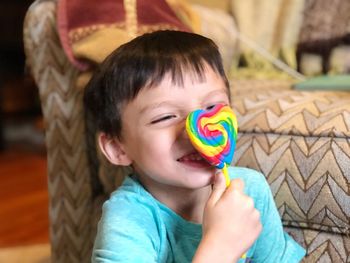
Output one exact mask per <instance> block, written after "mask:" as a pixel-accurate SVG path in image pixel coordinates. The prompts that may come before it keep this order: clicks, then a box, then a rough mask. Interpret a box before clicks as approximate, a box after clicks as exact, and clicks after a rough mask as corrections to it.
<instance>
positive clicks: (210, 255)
mask: <svg viewBox="0 0 350 263" xmlns="http://www.w3.org/2000/svg"><path fill="white" fill-rule="evenodd" d="M229 97H230V96H229V84H228V81H227V78H226V76H225V73H224V70H223V66H222V62H221V57H220V54H219V52H218V49H217V46H216V45H215V44H214V43H213V42H212V41H211V40H209V39H207V38H205V37H203V36H200V35H196V34H192V33H185V32H179V31H157V32H154V33H149V34H145V35H143V36H140V37H137V38H136V39H134V40H132V41H130V42H129V43H126V44H125V45H123V46H121V47H119V48H118V49H117V50H115V51H114V52H113V53H112V54H111V55H110V56H109V57H108V58H107V59H106V60H105V61H104V62H103V63H102V65H101V67H100V69H99V70H98V71H97V72H96V74H95V75H94V76H93V78H92V79H91V81H90V82H89V84H88V86H87V88H86V92H85V98H84V100H85V105H86V107H87V109H88V110H89V111H91V112H92V114H93V116H94V117H95V120H96V122H97V125H98V128H99V130H100V133H99V136H98V140H99V146H100V148H101V151H102V152H103V154H104V155H105V156H106V157H107V159H108V160H109V161H110V162H111V163H112V164H115V165H124V166H131V167H132V169H133V174H132V175H130V176H127V177H126V178H125V180H124V182H123V184H122V185H121V186H120V187H119V188H118V190H116V191H115V192H113V193H112V194H111V196H110V199H109V200H108V201H106V202H105V204H104V205H103V214H102V218H101V220H100V222H99V225H98V233H97V236H96V240H95V244H94V250H93V254H92V262H138V263H139V262H148V263H149V262H160V263H163V262H181V263H183V262H195V263H201V262H220V263H225V262H230V263H232V262H273V263H276V262H288V263H290V262H299V261H300V260H301V258H302V257H303V256H304V254H305V251H304V249H302V248H301V247H300V246H299V245H298V244H297V243H296V242H295V241H293V240H292V239H291V238H290V237H289V236H288V235H287V234H285V233H284V232H283V229H282V225H281V221H280V218H279V214H278V211H277V209H276V207H275V204H274V200H273V197H272V195H271V192H270V189H269V185H268V184H267V182H266V181H265V178H264V176H263V175H261V174H260V173H258V172H256V171H254V170H250V169H247V168H239V167H230V168H229V173H230V176H231V178H232V181H231V184H230V186H229V187H228V188H227V189H226V187H225V179H224V177H223V175H222V174H221V173H217V172H216V169H215V168H214V167H212V166H210V165H209V164H207V162H206V161H204V160H203V159H202V158H201V157H200V155H199V154H198V153H197V152H196V150H195V149H194V148H193V146H192V145H191V143H190V141H189V138H188V136H187V134H186V131H185V119H186V116H187V115H188V114H189V113H190V112H191V111H193V110H195V109H198V108H204V109H205V108H211V107H212V106H213V105H216V104H219V103H220V104H226V105H229V104H230V99H229ZM245 253H246V258H244V259H243V258H241V256H242V255H244V254H245Z"/></svg>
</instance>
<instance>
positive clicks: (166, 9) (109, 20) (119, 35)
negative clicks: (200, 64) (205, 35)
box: [57, 0, 192, 71]
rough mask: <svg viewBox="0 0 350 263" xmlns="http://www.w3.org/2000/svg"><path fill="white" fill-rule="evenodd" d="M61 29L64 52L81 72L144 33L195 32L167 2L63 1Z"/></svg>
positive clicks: (60, 6) (59, 6)
mask: <svg viewBox="0 0 350 263" xmlns="http://www.w3.org/2000/svg"><path fill="white" fill-rule="evenodd" d="M141 11H142V12H141ZM57 25H58V33H59V37H60V40H61V43H62V46H63V49H64V50H65V52H66V54H67V56H68V58H69V60H70V61H71V63H72V64H73V65H75V66H76V67H77V68H78V69H79V70H81V71H85V70H88V69H89V66H90V65H91V64H94V63H100V62H102V61H103V60H104V58H105V57H106V56H107V55H108V54H110V53H111V52H112V51H113V50H114V49H115V48H117V47H118V46H120V45H121V44H123V43H125V42H127V41H129V40H131V39H132V38H134V37H135V36H137V35H140V34H142V33H145V32H151V31H154V30H159V29H176V30H181V31H192V29H191V27H190V26H188V25H185V24H184V23H183V22H182V21H181V20H180V19H179V18H178V17H177V15H176V13H175V12H174V11H173V9H172V8H171V7H170V5H169V4H168V3H167V2H166V1H165V0H147V1H146V0H142V1H141V0H139V1H136V0H134V1H132V0H130V1H122V0H104V1H95V0H84V1H83V0H60V1H58V6H57Z"/></svg>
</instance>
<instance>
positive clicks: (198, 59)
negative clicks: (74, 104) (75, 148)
mask: <svg viewBox="0 0 350 263" xmlns="http://www.w3.org/2000/svg"><path fill="white" fill-rule="evenodd" d="M206 64H207V65H209V66H210V67H211V68H212V69H213V70H214V72H216V73H218V74H219V75H220V76H221V77H222V78H223V80H224V82H225V84H226V86H227V89H228V91H229V84H228V80H227V78H226V75H225V72H224V69H223V65H222V60H221V56H220V53H219V51H218V47H217V46H216V44H215V43H214V42H213V41H212V40H210V39H208V38H206V37H204V36H201V35H198V34H194V33H188V32H181V31H171V30H165V31H156V32H153V33H147V34H144V35H142V36H139V37H137V38H135V39H133V40H131V41H130V42H128V43H126V44H124V45H122V46H120V47H119V48H117V49H116V50H115V51H114V52H112V53H111V54H110V55H109V56H108V57H107V58H106V59H105V60H104V62H103V63H102V64H101V65H100V66H99V68H98V69H97V70H96V71H95V73H94V75H93V77H92V78H91V80H90V81H89V83H88V85H87V87H86V89H85V94H84V104H85V108H86V110H87V111H90V112H91V113H92V116H93V117H94V120H95V122H96V124H97V128H98V129H99V130H100V131H102V132H105V133H106V134H108V135H110V136H116V137H118V138H120V136H121V129H122V127H121V123H122V121H121V114H122V108H123V105H125V104H126V103H128V102H130V101H131V100H133V99H134V98H135V97H136V96H137V94H138V93H139V92H140V90H141V89H143V88H146V87H147V88H151V87H153V86H156V85H158V84H159V83H160V82H161V81H162V80H163V78H164V77H165V75H166V74H170V76H171V79H172V82H173V83H174V84H176V85H178V86H182V85H183V76H184V74H191V75H192V77H194V78H196V79H198V80H203V78H204V67H205V65H206Z"/></svg>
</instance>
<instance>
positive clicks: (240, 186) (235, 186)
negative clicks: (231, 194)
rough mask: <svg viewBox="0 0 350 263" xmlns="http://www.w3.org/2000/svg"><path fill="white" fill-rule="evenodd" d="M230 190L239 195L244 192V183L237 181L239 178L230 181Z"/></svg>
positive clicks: (240, 180)
mask: <svg viewBox="0 0 350 263" xmlns="http://www.w3.org/2000/svg"><path fill="white" fill-rule="evenodd" d="M230 190H235V191H238V192H240V193H243V191H244V182H243V180H242V179H239V178H238V179H233V180H231V183H230Z"/></svg>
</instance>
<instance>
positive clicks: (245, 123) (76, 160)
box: [24, 0, 350, 263]
mask: <svg viewBox="0 0 350 263" xmlns="http://www.w3.org/2000/svg"><path fill="white" fill-rule="evenodd" d="M55 8H56V1H55V0H37V1H36V2H35V3H34V4H33V5H32V6H31V7H30V9H29V10H28V13H27V16H26V19H25V23H24V43H25V51H26V55H27V62H28V65H29V66H30V68H31V71H32V74H33V76H34V78H35V81H36V83H37V85H38V88H39V92H40V99H41V104H42V110H43V114H44V119H45V123H46V145H47V153H48V187H49V194H50V207H49V215H50V235H51V245H52V262H64V263H67V262H89V261H90V254H91V248H92V242H93V238H94V235H95V229H96V222H97V220H98V218H99V215H100V208H101V203H102V202H103V200H105V199H106V197H107V196H108V194H109V193H110V191H112V190H113V189H114V185H115V184H117V183H115V181H119V180H114V179H112V180H110V178H111V174H113V177H112V178H115V177H114V172H113V169H111V168H110V166H109V165H107V164H106V163H105V162H104V161H99V159H100V158H99V157H98V154H97V153H96V149H95V137H94V134H93V132H92V131H93V129H94V127H93V124H92V123H91V121H89V117H88V116H85V115H84V111H83V107H82V90H81V89H78V88H77V87H76V80H77V77H78V76H79V74H80V72H78V71H77V70H75V69H74V68H73V66H72V65H71V64H70V63H69V62H68V59H67V57H66V56H65V54H64V52H63V50H62V47H61V46H60V41H59V39H58V36H57V32H56V26H55V22H56V21H55V17H56V16H55ZM232 94H233V102H234V103H233V104H234V108H235V110H236V113H237V115H238V117H239V124H240V129H239V130H240V134H239V140H238V142H237V150H236V154H235V161H234V163H235V164H238V165H240V166H248V167H252V168H255V169H257V170H260V171H261V172H262V173H263V174H264V175H265V176H266V178H267V180H268V182H269V183H270V185H271V189H272V192H273V194H274V197H275V200H276V204H277V207H278V209H279V212H280V214H281V216H282V220H283V224H284V225H285V227H286V230H287V231H288V232H290V233H291V234H292V235H293V236H294V237H295V239H296V240H297V241H298V242H299V243H300V244H301V245H303V246H304V247H305V248H307V250H308V255H307V257H306V259H305V262H350V258H349V257H350V256H349V255H350V238H349V221H350V220H349V218H350V197H349V195H350V190H349V187H350V184H349V181H350V170H349V167H350V139H349V137H350V108H349V107H350V106H349V105H350V93H337V92H329V93H327V92H315V93H311V92H297V91H293V90H290V83H288V82H285V81H274V82H264V81H248V82H247V81H232ZM118 178H119V177H118Z"/></svg>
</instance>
